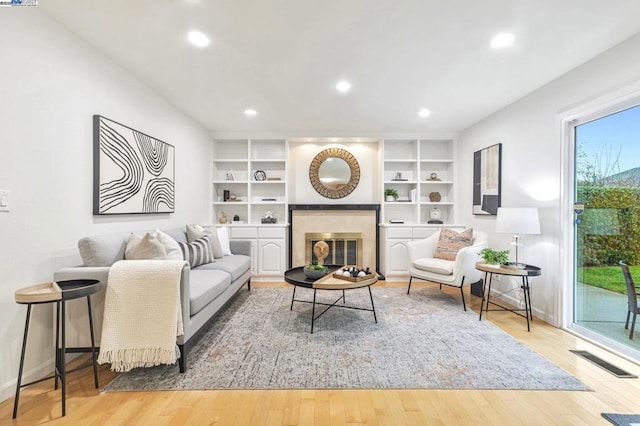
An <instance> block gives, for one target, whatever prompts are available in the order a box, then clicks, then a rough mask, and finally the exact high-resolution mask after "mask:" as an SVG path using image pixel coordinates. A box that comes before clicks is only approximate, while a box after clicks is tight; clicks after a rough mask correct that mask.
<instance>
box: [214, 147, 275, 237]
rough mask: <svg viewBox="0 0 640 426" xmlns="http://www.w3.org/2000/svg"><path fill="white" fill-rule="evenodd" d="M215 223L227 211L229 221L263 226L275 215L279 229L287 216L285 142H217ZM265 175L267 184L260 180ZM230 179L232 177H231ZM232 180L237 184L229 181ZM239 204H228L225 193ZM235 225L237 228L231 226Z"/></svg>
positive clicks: (215, 153)
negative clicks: (258, 174) (266, 217)
mask: <svg viewBox="0 0 640 426" xmlns="http://www.w3.org/2000/svg"><path fill="white" fill-rule="evenodd" d="M213 144H214V145H213V189H212V190H213V220H214V222H215V223H218V222H219V219H220V216H221V214H222V212H223V211H224V212H225V213H226V214H227V217H228V220H229V221H231V220H232V219H233V217H234V216H235V215H237V216H239V218H240V221H241V222H244V224H259V225H261V226H267V225H264V224H262V218H263V217H264V215H265V213H266V212H267V211H271V212H272V213H273V215H274V217H275V218H276V219H277V220H278V224H279V225H283V224H286V214H287V181H286V178H287V160H286V159H287V141H286V140H284V139H222V140H215V141H214V142H213ZM257 171H262V172H264V174H265V175H266V179H265V180H257V179H256V172H257ZM228 176H229V177H228ZM231 176H232V179H233V180H228V179H230V178H231ZM225 190H228V191H229V192H230V194H234V195H235V197H236V201H224V200H223V194H224V191H225ZM231 225H233V224H231Z"/></svg>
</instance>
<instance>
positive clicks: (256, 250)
mask: <svg viewBox="0 0 640 426" xmlns="http://www.w3.org/2000/svg"><path fill="white" fill-rule="evenodd" d="M286 234H287V227H286V226H281V225H259V226H255V225H254V226H250V225H236V226H233V227H231V234H230V238H231V239H232V240H245V241H249V242H250V243H251V272H252V274H251V275H252V279H255V280H257V281H260V280H265V279H279V280H281V279H282V277H283V276H284V271H285V268H286V258H287V249H286V247H287V244H286Z"/></svg>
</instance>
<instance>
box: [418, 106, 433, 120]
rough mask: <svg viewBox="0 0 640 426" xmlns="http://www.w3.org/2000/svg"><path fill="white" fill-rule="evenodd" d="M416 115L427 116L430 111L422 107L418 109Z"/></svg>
mask: <svg viewBox="0 0 640 426" xmlns="http://www.w3.org/2000/svg"><path fill="white" fill-rule="evenodd" d="M418 115H419V116H420V117H422V118H427V117H428V116H430V115H431V111H429V110H428V109H426V108H422V109H421V110H420V111H418Z"/></svg>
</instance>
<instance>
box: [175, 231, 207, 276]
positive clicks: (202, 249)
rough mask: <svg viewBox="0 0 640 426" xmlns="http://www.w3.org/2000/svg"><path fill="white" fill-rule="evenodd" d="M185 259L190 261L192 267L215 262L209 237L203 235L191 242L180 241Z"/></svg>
mask: <svg viewBox="0 0 640 426" xmlns="http://www.w3.org/2000/svg"><path fill="white" fill-rule="evenodd" d="M178 244H180V249H182V254H183V255H184V260H186V261H187V262H189V266H191V267H192V268H194V267H196V266H200V265H203V264H205V263H209V262H213V256H212V255H211V245H209V238H207V237H202V238H199V239H197V240H195V241H193V242H190V243H178Z"/></svg>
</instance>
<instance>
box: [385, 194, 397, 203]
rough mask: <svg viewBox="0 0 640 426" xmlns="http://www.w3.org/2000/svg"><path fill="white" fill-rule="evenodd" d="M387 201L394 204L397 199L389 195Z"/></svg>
mask: <svg viewBox="0 0 640 426" xmlns="http://www.w3.org/2000/svg"><path fill="white" fill-rule="evenodd" d="M386 200H387V202H388V203H390V202H392V201H395V200H396V199H395V198H393V195H387V198H386Z"/></svg>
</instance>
